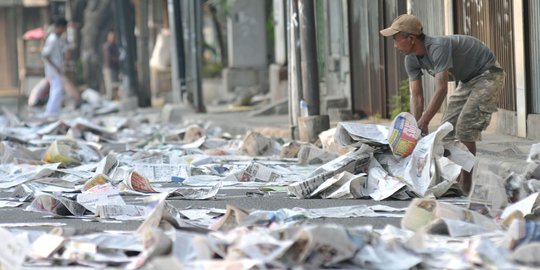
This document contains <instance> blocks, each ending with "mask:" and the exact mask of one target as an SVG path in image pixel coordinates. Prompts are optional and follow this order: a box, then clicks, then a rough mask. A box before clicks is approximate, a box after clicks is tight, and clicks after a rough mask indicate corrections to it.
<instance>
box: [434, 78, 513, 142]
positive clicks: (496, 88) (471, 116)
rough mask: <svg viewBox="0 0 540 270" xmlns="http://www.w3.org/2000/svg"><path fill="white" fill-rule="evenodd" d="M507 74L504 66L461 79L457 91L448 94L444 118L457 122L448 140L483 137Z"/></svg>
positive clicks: (467, 140)
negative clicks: (464, 79) (482, 133)
mask: <svg viewBox="0 0 540 270" xmlns="http://www.w3.org/2000/svg"><path fill="white" fill-rule="evenodd" d="M505 77H506V73H505V72H504V70H503V69H501V68H498V67H493V68H491V69H489V70H487V71H485V72H484V73H482V74H480V75H478V76H476V77H474V78H473V79H471V80H470V81H467V82H459V84H458V87H457V88H456V90H455V92H454V94H453V95H451V96H450V97H449V98H448V106H447V108H446V111H445V113H444V117H443V120H442V123H444V122H446V121H448V122H450V123H451V124H452V125H453V126H454V130H453V131H452V132H451V133H450V134H448V136H446V138H445V140H454V139H456V140H459V141H463V142H475V141H480V140H481V139H482V135H481V132H482V130H485V129H486V128H487V127H488V125H489V122H490V121H491V114H492V113H494V112H496V111H497V103H498V101H499V92H500V90H501V89H502V88H503V85H504V78H505Z"/></svg>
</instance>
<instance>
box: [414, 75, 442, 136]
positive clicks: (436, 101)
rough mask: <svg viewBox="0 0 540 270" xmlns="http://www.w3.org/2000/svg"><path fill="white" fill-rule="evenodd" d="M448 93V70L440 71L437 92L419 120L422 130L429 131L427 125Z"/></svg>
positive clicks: (436, 82) (436, 76)
mask: <svg viewBox="0 0 540 270" xmlns="http://www.w3.org/2000/svg"><path fill="white" fill-rule="evenodd" d="M447 93H448V71H446V70H445V71H443V72H439V73H437V74H436V75H435V93H434V94H433V97H432V98H431V100H430V101H429V104H428V106H427V108H426V111H425V112H424V114H422V117H420V120H419V121H418V127H419V128H420V129H422V131H424V129H425V131H427V127H428V125H429V122H430V121H431V119H433V117H434V116H435V114H436V113H437V111H438V110H439V109H440V108H441V105H442V103H443V101H444V99H445V98H446V94H447Z"/></svg>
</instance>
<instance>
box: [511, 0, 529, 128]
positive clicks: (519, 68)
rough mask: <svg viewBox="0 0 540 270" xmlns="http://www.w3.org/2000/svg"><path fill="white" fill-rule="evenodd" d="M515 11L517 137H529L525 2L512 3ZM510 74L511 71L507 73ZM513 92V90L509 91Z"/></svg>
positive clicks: (516, 1) (521, 0) (516, 0)
mask: <svg viewBox="0 0 540 270" xmlns="http://www.w3.org/2000/svg"><path fill="white" fill-rule="evenodd" d="M512 3H513V10H514V16H513V17H514V29H513V32H514V60H515V67H516V74H515V78H516V108H517V135H518V136H519V137H526V136H527V91H526V85H527V78H526V73H527V72H525V29H524V27H523V20H524V18H525V17H526V16H525V15H524V14H523V0H515V1H512ZM507 72H509V70H508V71H507ZM508 90H510V91H511V90H512V89H508Z"/></svg>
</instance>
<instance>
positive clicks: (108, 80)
mask: <svg viewBox="0 0 540 270" xmlns="http://www.w3.org/2000/svg"><path fill="white" fill-rule="evenodd" d="M102 54H103V80H104V82H105V93H106V96H107V98H108V99H111V100H112V99H114V98H115V91H116V90H117V89H118V85H119V71H120V61H119V58H120V50H119V49H118V45H117V44H116V35H115V34H114V32H109V33H107V41H106V42H105V43H104V44H103V46H102Z"/></svg>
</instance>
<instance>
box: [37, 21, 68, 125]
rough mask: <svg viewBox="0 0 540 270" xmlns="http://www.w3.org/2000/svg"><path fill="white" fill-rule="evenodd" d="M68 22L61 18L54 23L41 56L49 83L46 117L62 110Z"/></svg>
mask: <svg viewBox="0 0 540 270" xmlns="http://www.w3.org/2000/svg"><path fill="white" fill-rule="evenodd" d="M66 27H67V21H66V19H64V18H59V19H57V20H56V21H55V22H54V30H53V32H52V33H51V34H50V35H49V36H48V37H47V40H46V41H45V45H44V47H43V50H42V51H41V56H42V57H43V60H44V63H45V77H46V78H47V80H48V81H49V84H50V90H49V100H48V101H47V107H46V109H45V115H46V116H51V115H56V114H59V113H60V110H61V109H62V77H63V75H64V60H65V59H64V57H65V53H66V52H67V50H68V49H69V46H68V42H67V40H66V39H65V38H64V37H62V34H64V32H65V31H66Z"/></svg>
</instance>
